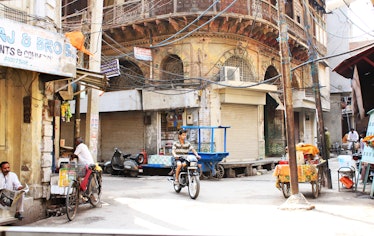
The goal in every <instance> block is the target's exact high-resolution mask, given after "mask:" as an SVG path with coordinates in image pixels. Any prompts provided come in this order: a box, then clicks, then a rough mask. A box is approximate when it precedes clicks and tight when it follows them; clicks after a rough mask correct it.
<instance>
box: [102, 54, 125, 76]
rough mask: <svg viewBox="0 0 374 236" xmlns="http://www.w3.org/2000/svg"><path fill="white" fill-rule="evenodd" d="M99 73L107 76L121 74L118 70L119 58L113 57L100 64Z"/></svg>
mask: <svg viewBox="0 0 374 236" xmlns="http://www.w3.org/2000/svg"><path fill="white" fill-rule="evenodd" d="M101 73H103V74H105V75H106V77H107V78H110V77H114V76H119V75H120V74H121V72H120V70H119V60H118V59H115V60H112V61H109V62H103V63H102V64H101Z"/></svg>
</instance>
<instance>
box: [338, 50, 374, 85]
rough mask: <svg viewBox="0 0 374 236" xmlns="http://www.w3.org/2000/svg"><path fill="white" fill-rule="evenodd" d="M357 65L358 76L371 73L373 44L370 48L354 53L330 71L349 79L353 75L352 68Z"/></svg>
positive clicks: (373, 54)
mask: <svg viewBox="0 0 374 236" xmlns="http://www.w3.org/2000/svg"><path fill="white" fill-rule="evenodd" d="M355 65H357V71H358V73H359V77H360V78H361V77H362V76H361V75H367V74H368V73H373V72H374V71H373V68H374V46H372V47H371V48H369V49H367V50H365V51H363V52H361V53H359V54H357V55H355V56H352V57H350V58H347V59H345V60H344V61H342V62H341V63H340V64H339V65H337V66H336V67H335V68H334V69H333V70H332V71H335V72H336V73H338V74H340V75H341V76H343V77H345V78H348V79H351V78H352V77H353V70H354V68H355Z"/></svg>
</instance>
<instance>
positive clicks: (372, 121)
mask: <svg viewBox="0 0 374 236" xmlns="http://www.w3.org/2000/svg"><path fill="white" fill-rule="evenodd" d="M368 114H369V115H370V117H369V122H368V128H367V131H366V136H371V135H374V110H370V111H369V112H368ZM361 161H362V162H366V163H370V164H374V148H373V147H371V146H368V145H366V144H365V147H364V151H363V152H362V158H361Z"/></svg>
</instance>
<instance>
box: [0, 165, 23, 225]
mask: <svg viewBox="0 0 374 236" xmlns="http://www.w3.org/2000/svg"><path fill="white" fill-rule="evenodd" d="M0 168H1V172H2V173H1V174H0V189H8V190H10V191H19V190H22V189H23V188H24V186H22V184H21V182H20V181H19V179H18V176H17V174H16V173H14V172H11V171H10V165H9V162H7V161H3V162H1V163H0ZM23 196H24V193H22V194H21V196H20V198H19V199H18V201H17V205H16V214H15V215H14V217H16V218H18V220H22V219H23V215H22V214H23Z"/></svg>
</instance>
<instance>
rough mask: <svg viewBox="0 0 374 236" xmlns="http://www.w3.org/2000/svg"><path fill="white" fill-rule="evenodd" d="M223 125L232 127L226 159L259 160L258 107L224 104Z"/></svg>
mask: <svg viewBox="0 0 374 236" xmlns="http://www.w3.org/2000/svg"><path fill="white" fill-rule="evenodd" d="M221 108H222V109H221V112H222V124H223V125H229V126H231V128H230V129H228V131H227V132H228V133H227V151H228V152H229V153H230V154H229V157H228V158H227V159H226V161H227V162H232V161H248V160H256V159H257V158H258V148H259V147H258V114H257V112H258V109H257V106H252V105H242V104H222V106H221Z"/></svg>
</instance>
